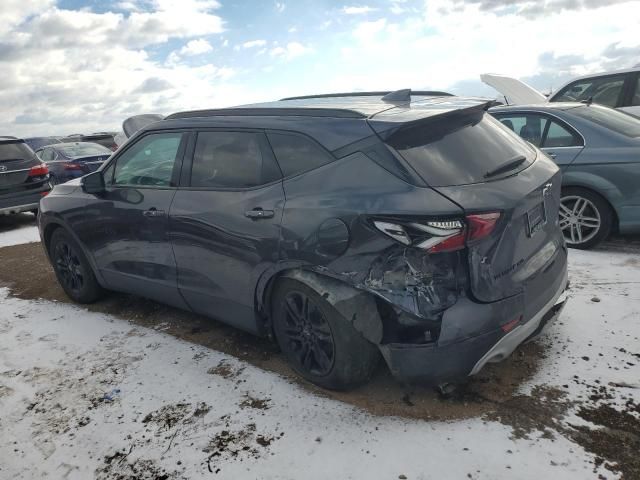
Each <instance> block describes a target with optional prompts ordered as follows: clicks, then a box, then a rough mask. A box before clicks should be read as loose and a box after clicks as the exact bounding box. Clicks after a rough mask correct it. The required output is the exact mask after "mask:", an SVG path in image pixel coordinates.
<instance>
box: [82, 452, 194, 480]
mask: <svg viewBox="0 0 640 480" xmlns="http://www.w3.org/2000/svg"><path fill="white" fill-rule="evenodd" d="M130 453H131V451H129V453H125V451H118V452H115V453H114V454H112V455H107V456H106V457H105V458H104V463H103V465H101V466H100V467H98V468H97V469H96V470H95V479H96V480H177V479H183V478H185V477H183V476H181V475H180V474H179V472H177V471H175V470H174V471H171V472H168V471H167V470H166V469H164V468H162V467H160V466H159V465H157V464H156V463H155V461H154V460H149V459H140V458H138V459H129V455H130Z"/></svg>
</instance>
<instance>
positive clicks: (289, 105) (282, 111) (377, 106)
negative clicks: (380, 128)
mask: <svg viewBox="0 0 640 480" xmlns="http://www.w3.org/2000/svg"><path fill="white" fill-rule="evenodd" d="M393 95H395V96H393ZM455 98H458V97H454V96H453V95H451V94H450V93H446V92H440V91H411V90H410V89H405V90H397V91H395V92H353V93H335V94H320V95H309V96H302V97H289V98H283V99H281V100H276V101H273V102H263V103H253V104H247V105H240V106H237V107H229V108H220V109H208V110H193V111H186V112H178V113H174V114H172V115H169V116H168V117H166V119H167V120H173V119H178V118H198V117H214V116H284V117H287V116H310V117H333V118H354V119H357V118H372V117H373V116H374V115H377V114H379V113H382V112H384V111H386V110H390V109H393V108H396V107H399V106H405V107H406V106H407V105H414V104H418V103H421V104H429V103H441V102H442V101H443V99H455ZM452 108H454V107H452Z"/></svg>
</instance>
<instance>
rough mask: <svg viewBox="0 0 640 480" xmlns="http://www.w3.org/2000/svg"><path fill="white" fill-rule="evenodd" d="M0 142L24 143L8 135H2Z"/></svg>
mask: <svg viewBox="0 0 640 480" xmlns="http://www.w3.org/2000/svg"><path fill="white" fill-rule="evenodd" d="M0 142H24V140H22V139H21V138H16V137H11V136H9V135H2V136H0Z"/></svg>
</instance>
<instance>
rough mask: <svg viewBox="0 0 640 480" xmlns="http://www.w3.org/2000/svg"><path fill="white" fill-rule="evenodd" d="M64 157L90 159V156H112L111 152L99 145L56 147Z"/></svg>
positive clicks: (79, 144)
mask: <svg viewBox="0 0 640 480" xmlns="http://www.w3.org/2000/svg"><path fill="white" fill-rule="evenodd" d="M56 148H57V149H58V150H59V151H60V152H61V153H62V154H63V155H65V156H66V157H70V158H75V157H88V156H90V155H111V150H109V149H108V148H106V147H103V146H102V145H98V144H97V143H88V142H87V143H74V144H69V145H61V146H58V147H56Z"/></svg>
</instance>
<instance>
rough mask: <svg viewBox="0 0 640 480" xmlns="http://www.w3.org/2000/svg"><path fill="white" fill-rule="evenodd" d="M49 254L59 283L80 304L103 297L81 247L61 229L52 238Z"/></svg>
mask: <svg viewBox="0 0 640 480" xmlns="http://www.w3.org/2000/svg"><path fill="white" fill-rule="evenodd" d="M49 252H50V257H51V262H52V263H53V270H54V271H55V273H56V277H57V279H58V283H60V286H61V287H62V289H63V290H64V291H65V293H66V294H67V295H68V296H69V298H71V299H72V300H74V301H75V302H78V303H92V302H95V301H96V300H98V299H99V298H100V297H101V296H102V295H103V293H104V292H103V290H102V287H100V284H98V281H97V280H96V277H95V275H94V274H93V270H92V269H91V265H89V262H88V260H87V258H86V257H85V255H84V253H83V252H82V249H81V248H80V246H79V245H78V244H77V243H76V241H75V240H74V239H73V238H71V235H69V234H68V233H67V232H65V231H64V230H63V229H61V228H59V229H57V230H56V231H55V232H53V235H52V236H51V241H50V243H49Z"/></svg>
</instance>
